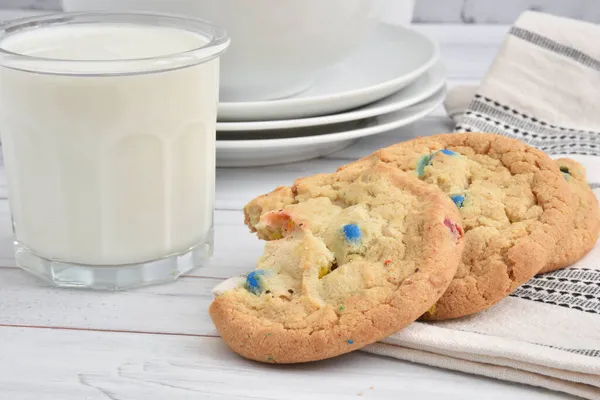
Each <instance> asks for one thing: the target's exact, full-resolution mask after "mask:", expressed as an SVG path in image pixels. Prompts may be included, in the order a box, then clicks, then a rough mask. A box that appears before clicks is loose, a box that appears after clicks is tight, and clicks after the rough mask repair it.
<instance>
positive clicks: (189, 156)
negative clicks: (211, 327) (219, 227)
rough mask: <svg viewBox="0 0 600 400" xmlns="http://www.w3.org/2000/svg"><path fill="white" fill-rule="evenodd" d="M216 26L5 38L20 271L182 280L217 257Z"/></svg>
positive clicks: (85, 284) (1, 32)
mask: <svg viewBox="0 0 600 400" xmlns="http://www.w3.org/2000/svg"><path fill="white" fill-rule="evenodd" d="M228 45H229V39H228V37H227V35H226V33H225V31H224V30H222V29H220V28H219V27H217V26H214V25H212V24H210V23H207V22H204V21H200V20H194V19H187V18H181V17H175V16H166V15H151V14H123V13H70V14H60V15H52V16H44V17H36V18H29V19H23V20H17V21H13V22H8V23H4V24H2V25H1V26H0V137H1V140H2V151H3V154H4V163H5V169H6V174H7V180H8V189H9V201H10V206H11V211H12V221H13V229H14V235H15V256H16V262H17V264H18V265H19V266H20V267H22V268H24V269H26V270H28V271H30V272H32V273H34V274H35V275H38V276H40V277H43V278H46V279H48V280H50V281H51V282H52V283H54V284H55V285H58V286H67V287H82V288H94V289H108V290H117V289H126V288H132V287H137V286H143V285H148V284H154V283H161V282H168V281H172V280H175V279H177V277H179V276H180V275H181V274H183V273H185V272H187V271H189V270H191V269H193V268H195V267H197V266H200V265H202V264H203V263H204V262H206V260H207V259H208V258H209V257H210V256H211V254H212V242H213V208H214V190H215V188H214V187H215V126H216V113H217V103H218V85H219V56H220V55H221V54H222V53H223V52H224V51H225V50H226V49H227V47H228Z"/></svg>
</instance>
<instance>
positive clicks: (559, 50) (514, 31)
mask: <svg viewBox="0 0 600 400" xmlns="http://www.w3.org/2000/svg"><path fill="white" fill-rule="evenodd" d="M509 33H510V34H511V35H513V36H515V37H518V38H519V39H523V40H525V41H527V42H529V43H532V44H534V45H536V46H539V47H541V48H543V49H546V50H549V51H552V52H553V53H556V54H559V55H561V56H564V57H568V58H570V59H572V60H574V61H576V62H578V63H579V64H581V65H585V66H586V67H589V68H593V69H595V70H597V71H600V61H598V60H596V59H595V58H593V57H590V56H589V55H587V54H585V53H584V52H582V51H580V50H577V49H574V48H573V47H569V46H565V45H564V44H560V43H558V42H556V41H554V40H552V39H549V38H547V37H545V36H542V35H540V34H538V33H535V32H531V31H528V30H527V29H523V28H519V27H516V26H513V27H512V28H511V29H510V31H509Z"/></svg>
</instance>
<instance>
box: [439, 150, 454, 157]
mask: <svg viewBox="0 0 600 400" xmlns="http://www.w3.org/2000/svg"><path fill="white" fill-rule="evenodd" d="M440 153H444V154H445V155H447V156H455V155H456V153H455V152H453V151H452V150H446V149H442V150H440Z"/></svg>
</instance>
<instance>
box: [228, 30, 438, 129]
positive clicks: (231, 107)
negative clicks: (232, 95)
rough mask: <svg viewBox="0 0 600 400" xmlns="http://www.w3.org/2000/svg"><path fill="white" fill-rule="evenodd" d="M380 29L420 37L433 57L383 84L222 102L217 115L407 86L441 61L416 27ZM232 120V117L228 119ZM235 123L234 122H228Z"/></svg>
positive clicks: (435, 46) (434, 44) (435, 45)
mask: <svg viewBox="0 0 600 400" xmlns="http://www.w3.org/2000/svg"><path fill="white" fill-rule="evenodd" d="M380 25H381V26H380V27H379V29H393V30H396V31H403V32H404V33H406V32H408V33H410V34H411V35H414V36H415V37H420V38H421V39H424V40H425V41H426V42H427V43H428V44H429V46H430V47H431V50H432V52H431V57H430V58H429V59H428V60H427V62H425V63H423V64H422V65H421V66H419V67H417V68H415V69H414V70H413V71H411V72H409V73H406V74H403V75H401V76H398V77H395V78H392V79H388V80H386V81H383V82H379V83H377V84H375V85H371V86H367V87H364V88H359V89H353V90H348V91H342V92H337V93H330V94H328V95H320V96H313V97H304V98H295V97H289V98H284V99H278V100H260V101H248V102H221V103H219V104H218V110H217V115H218V114H220V113H223V112H226V113H227V114H236V113H247V112H248V110H249V109H255V108H272V107H274V106H275V107H302V106H306V105H314V104H316V103H321V102H327V101H330V100H331V99H332V98H336V99H338V98H340V97H342V98H353V97H356V96H360V95H364V94H365V93H371V92H373V91H377V90H383V89H386V88H389V87H395V86H400V85H402V84H407V82H412V81H414V80H415V79H417V78H418V77H419V76H421V75H422V74H424V73H425V72H426V71H427V70H429V69H430V68H431V67H432V66H433V65H434V64H435V63H436V62H437V61H438V60H439V59H440V46H439V44H438V43H437V42H436V41H435V40H433V39H432V38H431V37H430V36H429V35H427V34H425V33H423V32H420V31H419V30H417V29H415V28H414V27H405V26H399V25H392V24H386V23H381V24H380ZM228 118H231V117H228ZM228 122H233V121H228Z"/></svg>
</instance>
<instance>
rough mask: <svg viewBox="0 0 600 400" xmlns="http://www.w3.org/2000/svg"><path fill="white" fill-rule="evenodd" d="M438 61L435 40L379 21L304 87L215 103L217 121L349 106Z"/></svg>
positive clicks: (396, 87) (385, 91)
mask: <svg viewBox="0 0 600 400" xmlns="http://www.w3.org/2000/svg"><path fill="white" fill-rule="evenodd" d="M438 59H439V48H438V46H437V44H436V43H435V42H434V41H432V40H431V39H429V38H428V37H426V36H424V35H423V34H421V33H419V32H416V31H414V30H412V29H409V28H404V27H400V26H393V25H386V24H382V25H381V26H379V27H378V28H377V30H376V31H375V34H373V35H372V36H371V37H370V38H369V39H368V40H366V41H365V44H364V45H362V46H361V47H360V48H359V49H357V51H355V52H354V54H353V55H351V56H350V57H348V58H347V59H346V60H345V61H343V62H341V63H339V64H338V65H336V66H335V67H332V68H331V69H329V70H327V71H326V72H324V75H323V76H321V78H320V79H318V80H317V82H315V84H314V85H313V86H312V87H311V88H310V89H308V90H307V91H305V92H303V93H300V94H298V95H296V96H293V97H290V98H286V99H282V100H272V101H255V102H239V103H226V102H223V103H220V104H219V115H218V118H219V121H267V120H280V119H290V118H308V117H314V116H319V115H328V114H333V113H336V112H341V111H346V110H350V109H352V108H356V107H360V106H363V105H365V104H369V103H372V102H374V101H377V100H380V99H382V98H384V97H386V96H389V95H390V94H392V93H395V92H397V91H399V90H400V89H402V88H403V87H405V86H407V85H408V84H410V83H411V82H413V81H414V80H416V79H417V78H418V77H419V76H421V75H422V74H424V73H425V71H427V70H428V69H429V68H431V67H432V66H433V65H434V64H435V63H436V62H437V60H438Z"/></svg>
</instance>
